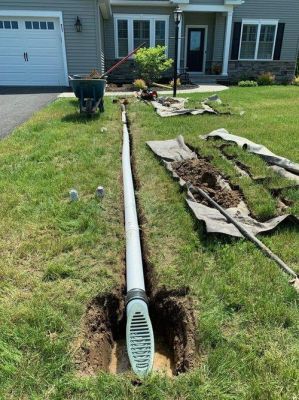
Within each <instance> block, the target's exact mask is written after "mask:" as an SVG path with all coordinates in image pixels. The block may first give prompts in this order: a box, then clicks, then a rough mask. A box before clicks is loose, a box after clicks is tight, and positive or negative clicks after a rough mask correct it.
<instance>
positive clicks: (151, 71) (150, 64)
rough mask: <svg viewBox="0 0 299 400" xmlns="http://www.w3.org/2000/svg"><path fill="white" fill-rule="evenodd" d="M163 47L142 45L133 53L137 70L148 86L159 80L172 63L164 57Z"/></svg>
mask: <svg viewBox="0 0 299 400" xmlns="http://www.w3.org/2000/svg"><path fill="white" fill-rule="evenodd" d="M165 49H166V47H165V46H156V47H149V48H146V47H143V48H141V49H139V50H138V51H137V53H136V55H135V62H136V65H137V69H138V72H139V74H140V76H142V77H143V78H144V80H145V82H146V83H147V85H148V86H151V84H152V83H153V82H155V81H157V80H159V79H160V78H161V75H162V73H163V72H166V71H167V70H168V69H169V68H170V67H171V66H172V64H173V60H172V59H171V58H167V57H166V54H165Z"/></svg>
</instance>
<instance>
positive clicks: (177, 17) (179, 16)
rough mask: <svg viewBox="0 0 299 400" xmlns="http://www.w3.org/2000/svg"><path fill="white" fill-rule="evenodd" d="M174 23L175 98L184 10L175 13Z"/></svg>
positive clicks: (178, 9)
mask: <svg viewBox="0 0 299 400" xmlns="http://www.w3.org/2000/svg"><path fill="white" fill-rule="evenodd" d="M173 16H174V23H175V38H174V41H175V47H174V65H173V97H176V84H177V79H178V40H179V25H180V23H181V20H182V10H181V9H180V7H177V8H176V9H175V10H174V12H173Z"/></svg>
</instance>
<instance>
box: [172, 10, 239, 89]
mask: <svg viewBox="0 0 299 400" xmlns="http://www.w3.org/2000/svg"><path fill="white" fill-rule="evenodd" d="M180 7H181V8H182V10H183V13H182V21H181V23H180V25H179V43H178V70H180V71H187V72H188V73H189V75H190V77H191V78H192V80H193V81H196V80H198V81H200V82H203V81H213V79H217V77H219V78H221V77H222V78H226V77H227V76H228V62H229V51H230V43H231V35H232V17H233V8H232V7H229V6H209V7H207V6H202V5H185V6H184V5H182V4H181V5H180Z"/></svg>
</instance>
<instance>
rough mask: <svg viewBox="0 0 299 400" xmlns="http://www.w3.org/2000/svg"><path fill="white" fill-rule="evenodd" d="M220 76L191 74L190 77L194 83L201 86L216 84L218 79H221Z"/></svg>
mask: <svg viewBox="0 0 299 400" xmlns="http://www.w3.org/2000/svg"><path fill="white" fill-rule="evenodd" d="M219 76H220V75H203V74H198V73H196V72H195V73H192V72H189V77H190V80H191V82H192V83H195V84H197V85H198V84H201V83H207V84H208V83H211V84H216V82H217V79H219Z"/></svg>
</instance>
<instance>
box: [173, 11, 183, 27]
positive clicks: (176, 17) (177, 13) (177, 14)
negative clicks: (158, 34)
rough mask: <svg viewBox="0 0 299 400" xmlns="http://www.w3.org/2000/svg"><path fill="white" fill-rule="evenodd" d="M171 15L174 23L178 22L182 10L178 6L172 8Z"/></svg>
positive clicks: (180, 18)
mask: <svg viewBox="0 0 299 400" xmlns="http://www.w3.org/2000/svg"><path fill="white" fill-rule="evenodd" d="M173 15H174V22H175V23H176V24H179V23H180V22H181V20H182V10H181V9H180V7H177V8H176V9H175V10H174V12H173Z"/></svg>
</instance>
